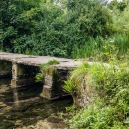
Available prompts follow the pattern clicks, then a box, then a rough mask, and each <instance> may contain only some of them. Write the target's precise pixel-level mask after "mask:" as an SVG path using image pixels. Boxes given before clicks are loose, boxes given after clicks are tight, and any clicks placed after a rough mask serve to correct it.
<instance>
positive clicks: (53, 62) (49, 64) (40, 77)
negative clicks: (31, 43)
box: [35, 59, 60, 82]
mask: <svg viewBox="0 0 129 129" xmlns="http://www.w3.org/2000/svg"><path fill="white" fill-rule="evenodd" d="M59 63H60V62H59V61H58V60H55V59H53V60H50V61H48V62H47V63H44V64H41V65H40V73H37V75H36V76H35V79H36V82H40V81H41V82H43V78H44V73H45V71H47V70H48V69H50V67H51V69H52V65H56V64H59Z"/></svg>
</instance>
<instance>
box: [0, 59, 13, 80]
mask: <svg viewBox="0 0 129 129" xmlns="http://www.w3.org/2000/svg"><path fill="white" fill-rule="evenodd" d="M11 71H12V62H10V61H4V60H0V78H3V77H8V76H11V75H12V72H11Z"/></svg>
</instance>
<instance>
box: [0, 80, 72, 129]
mask: <svg viewBox="0 0 129 129" xmlns="http://www.w3.org/2000/svg"><path fill="white" fill-rule="evenodd" d="M10 80H11V79H7V78H6V79H0V129H15V128H19V127H23V126H28V125H31V124H35V123H36V122H38V121H39V120H44V119H45V118H48V117H49V116H50V115H51V114H53V113H54V114H57V113H58V112H60V111H63V112H64V111H65V107H66V106H70V105H72V99H71V98H66V99H62V100H56V101H48V100H46V99H44V98H41V97H40V93H41V91H42V84H36V85H31V86H24V87H16V88H11V86H10Z"/></svg>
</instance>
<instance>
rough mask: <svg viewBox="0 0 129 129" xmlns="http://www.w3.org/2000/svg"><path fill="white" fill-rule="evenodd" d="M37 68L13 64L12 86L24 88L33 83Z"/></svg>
mask: <svg viewBox="0 0 129 129" xmlns="http://www.w3.org/2000/svg"><path fill="white" fill-rule="evenodd" d="M38 71H39V68H38V67H36V66H26V65H22V64H16V63H13V65H12V80H11V85H12V86H25V85H31V84H34V83H35V76H36V74H37V72H38Z"/></svg>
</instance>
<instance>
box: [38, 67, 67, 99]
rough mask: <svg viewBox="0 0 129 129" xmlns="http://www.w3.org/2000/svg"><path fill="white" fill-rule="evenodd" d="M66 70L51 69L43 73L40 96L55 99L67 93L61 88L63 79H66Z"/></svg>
mask: <svg viewBox="0 0 129 129" xmlns="http://www.w3.org/2000/svg"><path fill="white" fill-rule="evenodd" d="M67 76H68V70H61V69H53V72H51V73H50V72H47V73H45V81H44V84H45V85H44V86H43V92H42V93H41V96H43V97H45V98H47V99H51V100H52V99H57V98H60V97H63V96H67V95H69V94H68V93H66V92H65V91H64V90H63V85H64V81H65V80H66V79H67Z"/></svg>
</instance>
